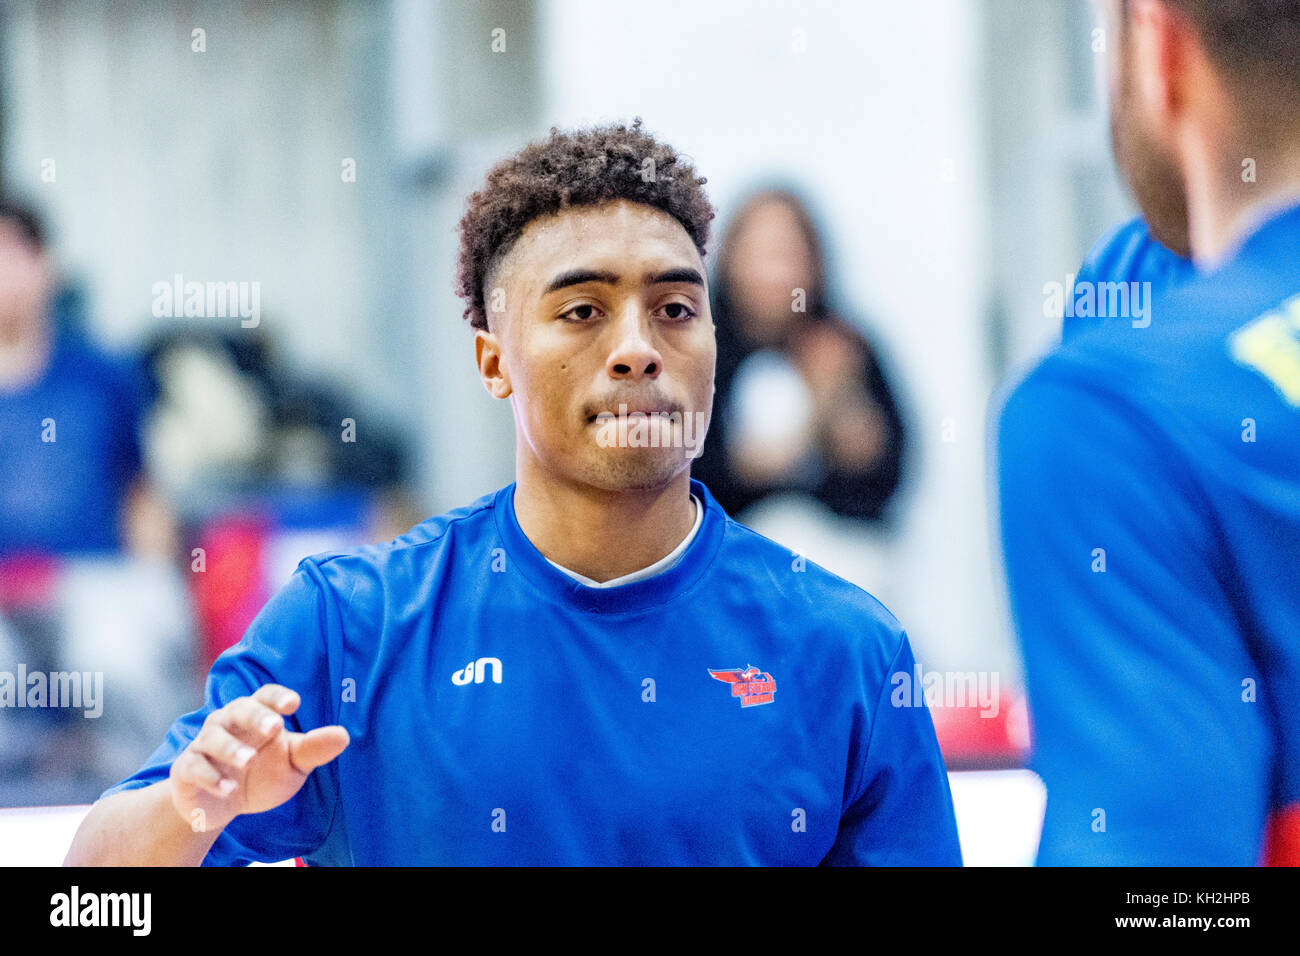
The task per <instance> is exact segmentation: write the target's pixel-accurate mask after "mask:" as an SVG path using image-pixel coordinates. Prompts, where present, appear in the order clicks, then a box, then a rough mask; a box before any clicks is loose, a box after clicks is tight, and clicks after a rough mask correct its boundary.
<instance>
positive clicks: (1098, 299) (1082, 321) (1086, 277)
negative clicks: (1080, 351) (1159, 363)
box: [1061, 217, 1196, 342]
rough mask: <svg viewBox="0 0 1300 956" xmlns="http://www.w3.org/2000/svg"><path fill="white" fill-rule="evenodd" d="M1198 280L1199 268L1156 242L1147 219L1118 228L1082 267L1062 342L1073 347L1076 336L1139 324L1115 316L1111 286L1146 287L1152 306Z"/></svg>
mask: <svg viewBox="0 0 1300 956" xmlns="http://www.w3.org/2000/svg"><path fill="white" fill-rule="evenodd" d="M1195 275H1196V266H1195V265H1194V264H1193V263H1192V261H1191V260H1190V259H1184V258H1183V257H1182V256H1180V255H1178V254H1177V253H1176V252H1171V251H1170V250H1169V249H1167V248H1166V247H1165V246H1163V245H1161V244H1160V243H1159V242H1157V241H1156V240H1155V238H1153V237H1152V235H1151V230H1150V228H1149V227H1148V226H1147V224H1146V221H1145V220H1143V219H1142V218H1140V217H1139V218H1137V219H1132V220H1130V221H1129V222H1126V223H1124V224H1122V225H1120V226H1117V227H1116V228H1115V229H1113V230H1112V231H1111V232H1110V233H1108V234H1107V235H1106V236H1104V237H1103V238H1102V239H1101V241H1099V242H1098V243H1097V244H1096V245H1095V246H1093V247H1092V249H1091V250H1090V251H1089V253H1088V257H1087V258H1086V259H1085V260H1084V262H1083V265H1082V266H1080V267H1079V274H1078V275H1077V276H1075V279H1074V289H1073V290H1072V293H1071V300H1072V301H1071V303H1070V308H1069V309H1068V310H1067V311H1066V314H1065V317H1064V319H1063V322H1062V325H1061V341H1063V342H1069V341H1070V340H1071V339H1073V338H1074V337H1075V336H1077V335H1081V334H1083V333H1085V332H1087V331H1089V330H1090V329H1095V328H1097V327H1098V326H1100V325H1102V324H1103V323H1105V322H1109V321H1112V320H1114V319H1120V318H1123V319H1133V318H1135V317H1134V316H1133V315H1132V314H1126V315H1113V314H1111V311H1110V305H1111V303H1112V301H1113V300H1112V297H1111V296H1108V295H1107V294H1106V286H1107V285H1109V284H1112V283H1124V284H1126V285H1128V286H1130V287H1132V286H1143V285H1145V289H1144V290H1143V293H1142V298H1141V300H1140V301H1142V302H1145V303H1146V304H1147V306H1149V305H1150V303H1151V299H1152V296H1155V297H1159V296H1161V295H1163V294H1164V293H1166V292H1168V291H1170V290H1172V289H1173V288H1175V287H1177V286H1178V285H1180V284H1182V283H1183V282H1186V281H1188V280H1189V279H1191V278H1193V277H1194V276H1195ZM1148 283H1149V284H1148ZM1085 290H1087V294H1086V295H1085ZM1124 298H1125V300H1127V301H1130V302H1131V301H1137V300H1136V299H1133V298H1131V297H1128V296H1126V297H1124ZM1085 303H1091V306H1090V307H1081V306H1083V305H1084V304H1085ZM1146 319H1147V317H1146V316H1142V317H1139V318H1138V322H1139V325H1141V324H1142V322H1145V321H1146Z"/></svg>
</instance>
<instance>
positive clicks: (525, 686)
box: [105, 481, 961, 865]
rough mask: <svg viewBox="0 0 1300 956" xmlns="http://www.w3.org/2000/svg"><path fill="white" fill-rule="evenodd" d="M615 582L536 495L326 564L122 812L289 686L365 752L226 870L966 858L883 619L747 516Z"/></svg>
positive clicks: (487, 505) (343, 760)
mask: <svg viewBox="0 0 1300 956" xmlns="http://www.w3.org/2000/svg"><path fill="white" fill-rule="evenodd" d="M691 490H692V492H693V493H694V494H695V495H696V496H697V497H698V498H699V499H700V501H701V502H703V503H704V506H705V510H704V516H703V519H702V521H701V524H700V528H699V531H698V532H697V533H696V535H695V537H694V538H693V539H692V540H691V542H690V544H689V546H688V547H687V549H686V550H685V552H684V553H683V555H682V557H681V558H680V559H679V560H678V562H677V564H675V565H674V566H672V567H671V568H670V569H668V570H666V571H663V572H662V573H660V574H658V575H656V576H653V577H650V578H647V579H644V580H640V581H635V582H631V583H628V584H624V585H619V586H615V587H612V588H592V587H588V586H586V585H583V584H581V583H579V582H577V581H575V580H574V579H572V578H570V577H569V576H568V575H567V574H565V573H564V572H563V571H562V570H560V569H558V568H556V567H554V566H553V565H551V564H550V563H549V562H548V561H547V560H546V558H545V557H544V556H543V555H542V554H541V552H539V551H538V550H537V549H536V547H534V546H533V544H532V543H531V542H530V541H529V540H528V538H527V537H526V536H525V535H524V533H523V532H522V531H521V529H520V527H519V524H518V522H517V520H516V518H515V512H514V504H513V501H514V485H509V486H507V487H506V488H504V489H501V490H500V491H498V492H495V493H493V494H490V495H487V496H485V497H483V498H482V499H480V500H479V501H477V502H476V503H474V504H473V505H471V506H469V507H466V508H462V509H459V510H456V511H452V512H450V513H448V514H446V515H443V516H441V517H437V518H431V519H429V520H428V521H425V522H423V523H421V524H419V525H417V526H416V527H415V528H413V529H412V530H411V531H410V532H408V533H407V534H405V535H403V536H402V537H400V538H397V539H396V540H395V541H393V542H391V543H389V544H386V545H382V546H367V547H362V548H358V549H356V550H350V551H343V552H332V553H326V554H321V555H316V556H314V557H312V558H308V559H305V560H303V561H302V562H301V564H300V565H299V567H298V569H297V571H296V572H295V574H294V576H293V578H292V580H291V581H290V582H289V584H288V585H287V586H286V587H284V589H283V590H281V591H280V592H279V593H278V594H276V595H275V597H273V598H272V599H271V601H270V602H269V603H268V604H267V605H266V607H265V608H264V609H263V610H262V612H261V613H260V614H259V615H258V617H257V619H256V620H255V621H254V622H253V624H252V625H251V627H250V628H249V630H248V632H247V633H246V634H245V636H244V638H243V640H242V641H240V643H239V644H238V645H236V646H235V647H233V648H231V649H230V650H228V651H227V652H226V653H224V654H222V655H221V657H220V658H219V659H218V660H217V661H216V663H215V664H214V665H213V667H212V670H211V673H210V674H209V676H208V682H207V691H206V701H205V703H204V706H203V707H202V708H201V709H199V710H197V711H195V712H193V713H191V714H187V715H185V716H184V717H181V718H180V719H178V720H177V721H176V723H175V724H174V725H173V727H172V729H171V731H170V733H169V735H168V737H167V740H166V741H165V743H164V744H163V745H162V747H161V748H159V750H158V751H157V752H156V753H155V754H154V755H153V756H152V757H150V758H149V761H148V763H147V764H146V765H145V766H144V768H143V769H142V770H140V771H139V772H138V773H137V774H135V775H134V776H133V777H131V778H129V779H127V780H126V781H124V782H123V783H121V784H118V785H117V786H115V787H113V788H112V789H110V790H109V791H107V793H106V794H105V795H107V794H108V793H114V792H116V791H118V790H122V789H125V788H128V787H139V786H144V785H147V784H151V783H154V782H155V781H159V780H162V779H164V778H166V776H167V774H168V770H169V767H170V765H171V762H172V760H173V759H174V758H175V757H176V756H177V755H178V754H179V753H180V752H181V750H182V749H183V748H184V747H185V746H186V745H187V744H188V743H189V742H190V741H191V740H193V739H194V737H195V736H196V734H197V733H198V730H199V728H200V727H201V725H202V723H203V720H204V718H205V717H206V716H207V714H208V713H209V712H211V711H212V710H214V709H216V708H219V707H221V706H222V705H223V704H225V703H227V702H228V701H230V700H232V699H233V698H236V697H240V696H244V695H248V694H251V693H253V691H254V690H256V688H258V687H259V686H261V685H263V684H266V683H271V682H274V683H279V684H283V685H286V686H288V687H290V688H292V689H294V690H296V691H297V692H298V693H299V694H300V695H301V696H302V705H301V708H300V709H299V710H298V711H297V713H295V714H294V715H293V716H291V717H289V718H286V723H287V726H288V727H289V729H291V730H295V731H305V730H309V729H311V728H314V727H319V726H322V725H326V724H341V725H342V726H344V727H346V728H347V731H348V733H349V735H350V736H351V739H352V742H351V744H350V745H349V746H348V748H347V749H346V750H345V751H344V752H343V754H342V755H341V756H340V757H339V758H338V759H337V760H335V761H333V762H331V763H329V764H327V765H325V766H324V767H322V768H319V769H317V770H316V771H315V772H313V773H312V774H311V776H310V777H309V778H308V780H307V782H306V783H305V785H304V786H303V788H302V790H300V791H299V793H298V794H297V795H296V796H295V797H294V798H293V799H291V800H289V801H288V802H286V803H285V804H283V805H281V806H280V807H278V808H275V809H273V810H270V811H268V812H266V813H261V814H253V815H245V816H240V817H237V818H235V820H234V821H233V822H232V823H231V824H230V825H229V826H228V827H226V829H225V830H224V831H223V832H222V834H221V836H220V837H219V838H218V839H217V841H216V843H215V844H214V846H213V847H212V850H211V852H210V853H209V854H208V856H207V858H206V860H205V861H204V862H205V864H210V865H212V864H242V863H247V862H249V861H252V860H261V861H273V860H282V859H287V858H290V857H298V856H301V857H304V858H305V859H306V860H307V862H308V863H311V864H356V865H387V864H437V865H440V864H466V865H479V864H484V865H492V864H575V865H584V864H817V863H831V864H952V865H959V864H960V862H961V856H960V851H959V848H958V843H957V831H956V823H955V819H954V816H953V808H952V798H951V794H950V792H949V788H948V780H947V775H946V773H945V770H944V765H943V759H942V757H941V755H940V752H939V747H938V744H937V742H936V739H935V733H934V727H933V724H932V723H931V719H930V715H929V712H928V711H927V710H926V709H925V707H924V706H922V705H918V706H909V705H911V704H912V701H911V700H910V699H907V700H903V701H902V703H903V704H904V706H894V701H895V700H896V699H898V698H899V697H900V696H901V695H898V694H892V693H891V692H892V691H894V690H895V689H896V686H897V685H896V682H895V683H891V675H894V674H900V673H906V674H908V675H911V674H912V673H913V668H914V666H915V662H914V660H913V656H912V651H911V648H910V646H909V642H908V640H907V637H906V635H905V634H904V632H903V630H902V629H901V628H900V626H899V624H898V622H897V621H896V620H895V619H894V618H893V617H892V616H891V615H890V613H889V612H888V611H887V610H885V608H884V607H883V606H881V605H880V604H879V603H878V602H877V601H876V600H875V599H874V598H872V597H871V596H870V595H868V594H867V593H866V592H864V591H862V590H860V589H859V588H857V587H854V586H853V585H851V584H849V583H848V582H846V581H843V580H841V579H840V578H837V577H835V576H834V575H832V574H830V573H829V572H827V571H825V570H823V569H821V568H819V567H817V566H815V565H813V564H811V563H807V562H806V561H805V560H804V559H803V558H802V557H801V556H799V555H796V554H792V553H791V552H789V551H788V550H786V549H785V548H782V547H780V546H779V545H776V544H774V543H773V542H771V541H769V540H767V539H766V538H763V537H761V536H759V535H758V534H755V533H754V532H752V531H750V530H749V529H747V528H745V527H743V526H741V525H739V524H737V523H736V522H734V521H733V520H731V519H730V518H729V517H728V516H727V514H726V513H725V512H724V511H723V510H722V509H721V507H720V506H719V505H718V504H717V502H716V501H714V500H713V498H712V496H711V495H710V494H709V493H708V492H707V490H706V489H705V487H704V486H703V485H702V484H700V483H699V482H695V481H693V482H692V483H691Z"/></svg>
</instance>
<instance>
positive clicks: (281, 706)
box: [253, 684, 302, 714]
mask: <svg viewBox="0 0 1300 956" xmlns="http://www.w3.org/2000/svg"><path fill="white" fill-rule="evenodd" d="M253 699H254V700H255V701H257V702H258V703H261V704H265V705H266V706H267V707H270V708H271V709H272V710H274V711H276V712H278V713H281V714H292V713H293V712H294V711H295V710H297V709H298V705H299V704H300V703H302V698H300V697H299V696H298V693H297V692H296V691H293V690H290V689H289V688H288V687H285V686H284V685H283V684H263V685H262V686H261V687H259V688H258V689H257V690H256V692H254V694H253Z"/></svg>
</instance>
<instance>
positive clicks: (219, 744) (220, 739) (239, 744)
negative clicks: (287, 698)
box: [189, 718, 278, 776]
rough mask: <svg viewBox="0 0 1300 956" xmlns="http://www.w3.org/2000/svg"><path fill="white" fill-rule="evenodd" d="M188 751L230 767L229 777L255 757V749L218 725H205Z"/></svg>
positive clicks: (235, 774)
mask: <svg viewBox="0 0 1300 956" xmlns="http://www.w3.org/2000/svg"><path fill="white" fill-rule="evenodd" d="M277 719H278V718H277ZM189 749H191V750H196V751H197V752H199V753H201V754H203V755H204V756H205V757H209V758H211V759H212V760H215V761H216V762H217V763H219V764H225V765H227V766H228V767H231V768H232V772H231V773H230V774H228V775H229V776H237V774H238V773H239V771H242V770H243V769H244V768H245V767H247V766H248V762H249V761H250V760H252V759H253V758H254V757H256V756H257V748H256V747H252V746H249V745H248V744H246V743H245V742H244V741H242V740H240V739H239V738H238V737H236V736H235V735H234V734H232V733H231V732H230V731H228V730H226V728H225V727H223V726H221V724H219V723H205V724H204V725H203V729H202V730H201V731H199V735H198V736H197V737H195V738H194V743H192V744H190V747H189Z"/></svg>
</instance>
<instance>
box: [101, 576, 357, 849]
mask: <svg viewBox="0 0 1300 956" xmlns="http://www.w3.org/2000/svg"><path fill="white" fill-rule="evenodd" d="M329 600H330V599H329V594H328V592H326V591H325V590H324V583H323V581H322V580H321V577H320V571H319V569H318V568H317V567H316V566H315V565H314V564H313V563H312V562H311V561H310V559H305V560H303V561H302V562H301V563H300V564H299V565H298V570H297V571H295V573H294V575H293V577H292V578H291V579H290V580H289V583H288V584H286V585H285V586H284V587H283V588H282V589H281V590H280V591H279V592H278V593H276V594H275V595H274V596H273V597H272V598H271V600H270V601H268V602H267V603H266V605H265V607H263V608H262V610H261V612H260V613H259V614H258V615H257V617H256V618H255V619H254V620H253V623H252V624H250V625H249V628H248V631H247V632H246V633H245V634H244V637H243V639H242V640H240V642H239V643H238V644H236V645H235V646H234V647H231V648H230V649H228V650H227V651H225V653H223V654H222V655H221V656H220V657H218V658H217V660H216V661H215V662H214V663H213V665H212V669H211V671H210V672H209V673H208V679H207V685H206V689H205V692H204V702H203V706H202V707H200V708H199V709H198V710H196V711H193V712H192V713H189V714H185V715H184V716H182V717H180V718H178V719H177V720H176V722H175V723H174V724H173V725H172V727H171V730H170V731H169V732H168V734H167V738H166V739H165V740H164V741H163V743H162V746H160V747H159V748H158V749H157V750H156V751H155V752H154V754H153V755H152V756H151V757H150V758H149V759H148V761H146V763H145V765H144V766H143V767H142V768H141V769H140V770H139V771H137V772H136V773H135V774H133V775H132V776H130V777H128V778H127V779H125V780H123V781H121V782H120V783H118V784H116V785H114V786H113V787H110V788H109V789H108V790H106V791H104V793H103V794H102V796H101V799H103V797H107V796H109V795H110V794H114V793H118V792H121V791H123V790H130V789H133V788H137V787H145V786H149V785H150V784H154V783H157V782H159V781H161V780H165V779H166V778H167V776H168V774H169V773H170V771H171V765H172V761H173V760H175V758H176V757H177V756H179V755H180V753H181V752H182V751H183V750H184V749H185V748H186V747H187V746H189V744H190V742H191V741H193V740H194V738H195V737H197V736H198V733H199V730H200V729H201V728H202V726H203V721H204V720H205V719H206V718H207V716H208V714H210V713H211V712H212V711H214V710H218V709H220V708H221V707H223V706H225V705H226V704H228V703H229V702H230V701H232V700H234V699H235V698H237V697H244V696H247V695H249V694H252V693H253V692H254V691H255V690H257V688H259V687H261V686H262V685H264V684H283V685H284V686H286V687H288V688H290V689H292V690H294V691H297V693H298V694H299V696H300V697H301V700H302V703H301V705H300V706H299V708H298V710H297V712H296V713H294V714H292V715H290V716H288V717H286V718H285V726H286V728H287V729H289V730H291V731H294V732H298V733H302V732H304V731H306V730H311V729H313V728H316V727H321V726H325V725H329V724H336V723H338V713H337V708H336V706H335V704H336V701H337V697H336V695H335V694H333V693H332V690H331V688H332V684H331V680H330V677H329V666H328V661H327V656H326V643H327V642H326V636H327V635H326V627H327V626H329V623H330V621H331V618H332V615H331V614H330V606H329ZM337 766H338V761H337V760H335V761H331V762H330V763H329V764H326V765H325V766H324V767H320V768H318V769H317V770H316V771H314V772H313V773H312V774H311V775H310V776H309V777H308V778H307V780H306V782H305V783H304V784H303V786H302V789H300V790H299V791H298V793H297V794H295V795H294V796H293V797H292V798H291V799H290V800H288V801H286V802H285V803H283V804H281V805H280V806H278V807H276V808H274V809H272V810H268V811H266V812H265V813H257V814H246V815H243V816H238V817H236V818H235V819H234V820H232V821H231V822H230V824H229V825H228V826H227V827H226V829H225V830H224V831H222V833H221V836H219V837H218V838H217V840H216V842H215V843H214V844H213V846H212V849H211V850H210V851H209V852H208V855H207V857H206V858H205V859H204V861H203V865H204V866H247V865H248V864H249V863H251V862H253V861H258V862H262V863H274V862H278V861H281V860H288V859H292V858H294V857H298V856H306V855H308V854H310V853H312V852H313V851H315V850H317V849H318V848H319V847H321V846H322V845H323V844H324V843H325V841H326V838H327V837H328V836H329V833H330V830H331V828H332V824H333V820H334V813H335V809H336V807H337V804H338V792H339V790H338V777H337V774H338V770H337Z"/></svg>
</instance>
